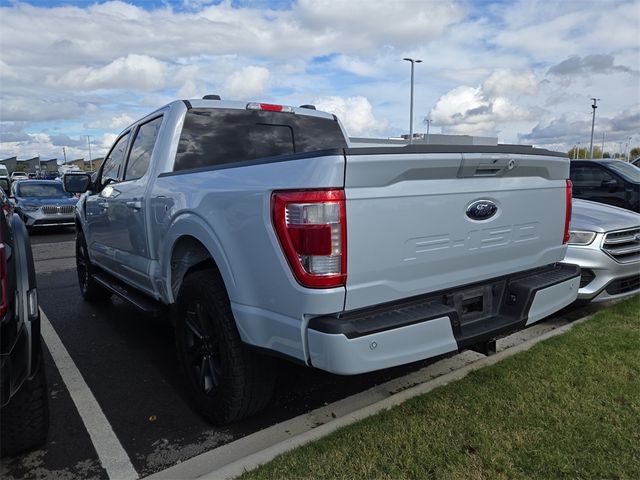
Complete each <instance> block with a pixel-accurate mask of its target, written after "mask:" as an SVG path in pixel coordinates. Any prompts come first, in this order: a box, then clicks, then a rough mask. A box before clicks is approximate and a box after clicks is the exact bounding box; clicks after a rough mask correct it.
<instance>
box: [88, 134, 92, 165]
mask: <svg viewBox="0 0 640 480" xmlns="http://www.w3.org/2000/svg"><path fill="white" fill-rule="evenodd" d="M87 143H88V144H89V168H90V169H91V171H92V172H93V161H92V160H91V135H87Z"/></svg>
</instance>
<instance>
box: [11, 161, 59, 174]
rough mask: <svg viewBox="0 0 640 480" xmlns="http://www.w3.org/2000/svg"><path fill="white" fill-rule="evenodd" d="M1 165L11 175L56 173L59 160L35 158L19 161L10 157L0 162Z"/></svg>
mask: <svg viewBox="0 0 640 480" xmlns="http://www.w3.org/2000/svg"><path fill="white" fill-rule="evenodd" d="M0 163H1V164H3V165H4V166H5V167H7V170H8V171H9V174H11V173H13V172H16V171H17V172H27V173H37V172H44V173H55V172H57V171H58V160H57V159H55V158H51V159H49V160H42V159H41V158H40V157H33V158H29V159H27V160H18V159H17V158H16V157H10V158H5V159H4V160H0Z"/></svg>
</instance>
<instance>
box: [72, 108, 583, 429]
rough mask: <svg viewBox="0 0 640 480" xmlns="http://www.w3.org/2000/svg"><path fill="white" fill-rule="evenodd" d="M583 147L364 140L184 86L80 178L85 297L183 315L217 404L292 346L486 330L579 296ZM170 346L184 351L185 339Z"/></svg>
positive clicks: (205, 396) (199, 382) (190, 365)
mask: <svg viewBox="0 0 640 480" xmlns="http://www.w3.org/2000/svg"><path fill="white" fill-rule="evenodd" d="M568 177H569V162H568V160H567V159H566V158H565V156H564V155H562V154H559V153H556V152H551V151H547V150H539V149H534V148H531V147H518V146H501V145H498V146H491V147H479V146H476V147H460V146H442V145H440V146H438V145H422V146H418V145H409V146H406V147H400V148H399V147H387V148H385V147H375V148H350V147H349V145H348V141H347V137H346V135H345V133H344V131H343V129H342V127H341V125H340V123H339V121H338V119H337V118H336V117H335V116H334V115H330V114H328V113H323V112H320V111H316V110H315V108H313V107H312V106H308V105H307V106H302V107H296V108H293V107H288V106H281V105H273V104H265V103H240V102H230V101H221V100H219V99H218V98H215V97H212V96H208V97H205V98H204V99H202V100H190V101H175V102H172V103H170V104H168V105H166V106H164V107H162V108H160V109H158V110H156V111H155V112H153V113H151V114H150V115H148V116H146V117H145V118H143V119H141V120H139V121H137V122H135V123H134V124H133V125H131V126H130V127H128V128H126V129H125V130H124V131H123V132H122V133H121V134H120V135H119V137H118V138H117V140H116V141H115V143H114V145H113V147H112V148H111V150H110V151H109V153H108V155H107V157H106V159H105V161H104V164H103V166H102V168H101V169H100V171H99V172H98V174H97V176H96V177H95V179H94V180H93V181H92V180H91V177H89V176H88V175H67V176H66V177H65V186H66V189H67V191H70V192H76V193H83V192H87V193H86V194H84V195H83V196H82V198H81V199H80V201H79V202H78V205H77V207H76V227H77V241H76V245H77V249H76V256H77V270H78V278H79V282H80V288H81V291H82V295H83V296H84V298H85V299H86V300H89V301H98V300H105V299H108V298H109V297H111V295H112V294H117V295H119V296H121V297H123V298H125V299H126V300H128V301H130V302H131V303H133V304H134V305H136V306H138V307H139V308H140V309H142V310H144V311H148V312H158V311H160V310H162V309H165V310H168V311H171V312H172V318H173V319H174V321H175V334H176V343H177V350H178V356H179V357H180V360H181V363H182V364H183V366H184V370H185V377H186V378H187V383H188V385H189V388H190V389H191V390H192V397H193V398H194V400H195V403H196V404H197V406H198V407H199V409H200V411H201V412H202V413H203V414H204V415H206V416H207V417H208V418H209V419H211V420H212V421H214V422H217V423H227V422H231V421H234V420H238V419H240V418H243V417H246V416H248V415H250V414H253V413H255V412H256V411H258V410H259V409H261V408H263V407H264V406H265V405H266V403H267V402H268V401H269V398H270V395H271V392H272V389H273V384H274V375H275V374H274V361H273V357H274V356H280V357H285V358H287V359H290V360H293V361H297V362H299V363H302V364H304V365H307V366H309V367H315V368H319V369H323V370H326V371H328V372H333V373H336V374H344V375H350V374H358V373H363V372H369V371H373V370H378V369H383V368H388V367H393V366H396V365H401V364H406V363H409V362H415V361H418V360H422V359H426V358H430V357H435V356H439V355H442V354H446V353H449V352H456V351H459V350H461V349H465V348H479V347H483V346H485V347H486V346H487V345H489V344H490V342H491V341H492V340H494V339H495V338H496V337H497V336H500V335H503V334H505V333H507V332H510V331H514V330H518V329H521V328H524V327H525V326H527V325H530V324H532V323H534V322H537V321H538V320H540V319H542V318H543V317H545V316H547V315H549V314H551V313H553V312H555V311H557V310H559V309H561V308H562V307H564V306H566V305H568V304H569V303H571V302H573V301H574V300H575V298H576V295H577V291H578V285H579V283H580V270H579V268H578V267H576V266H573V265H562V264H559V263H558V262H560V261H561V260H562V259H563V257H564V254H565V250H566V242H567V240H568V238H569V220H570V209H571V183H570V182H569V181H568ZM168 354H169V353H168Z"/></svg>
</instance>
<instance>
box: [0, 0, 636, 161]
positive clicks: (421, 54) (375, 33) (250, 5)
mask: <svg viewBox="0 0 640 480" xmlns="http://www.w3.org/2000/svg"><path fill="white" fill-rule="evenodd" d="M0 18H1V19H2V20H1V21H2V24H1V25H0V158H6V157H10V156H13V155H16V156H18V158H29V157H31V156H35V155H41V156H42V158H56V157H57V158H59V159H60V158H62V148H63V147H65V149H66V152H67V158H81V157H84V158H88V145H87V135H88V136H90V138H91V147H92V148H91V150H92V154H93V156H94V157H95V156H99V155H104V154H105V153H106V150H107V149H108V147H109V146H110V144H111V142H112V140H113V138H114V136H115V135H116V134H117V133H118V132H119V131H121V130H122V129H123V128H124V127H126V126H127V124H128V123H130V122H132V121H134V120H135V119H136V118H139V117H140V116H142V115H144V114H146V113H147V112H150V111H152V110H154V109H155V108H157V107H159V106H161V105H163V104H164V103H167V102H169V101H171V100H173V99H176V98H198V97H201V96H202V95H204V94H206V93H218V94H221V95H222V96H223V97H224V98H227V99H238V100H262V101H270V102H278V103H285V104H294V105H299V104H302V103H315V104H316V105H318V106H319V108H322V109H325V110H328V111H331V112H333V113H336V114H337V115H338V117H339V118H340V119H341V121H342V122H343V124H344V125H345V127H346V129H347V131H348V132H349V134H350V135H353V136H383V137H386V136H395V135H398V134H402V133H406V132H407V130H408V123H409V119H408V113H409V112H408V110H409V108H408V107H409V105H408V104H409V64H408V63H407V62H403V61H402V58H403V57H407V56H410V57H413V58H420V59H422V60H423V63H421V64H419V65H417V66H416V70H415V81H416V84H415V95H414V97H415V103H414V129H415V130H416V131H421V129H423V128H424V127H425V124H424V122H423V120H424V119H425V118H427V117H429V118H431V120H432V124H431V131H432V132H444V133H451V134H466V135H487V136H496V137H498V139H499V141H501V142H506V143H526V144H535V145H538V146H545V147H548V148H552V149H555V150H564V151H566V150H568V149H569V148H571V147H572V146H573V145H576V144H577V143H580V144H582V145H583V146H584V145H586V144H587V143H588V141H589V134H590V128H591V107H590V105H591V101H590V100H589V99H590V98H591V97H594V96H595V97H598V98H600V99H601V101H600V103H599V108H598V110H597V117H596V135H595V137H596V140H597V142H596V143H597V144H598V145H599V144H600V143H601V140H602V136H603V134H604V136H605V150H608V151H611V152H617V151H618V150H620V149H624V145H625V144H626V143H627V142H629V143H631V144H632V145H634V146H637V145H640V29H639V28H638V25H640V2H638V1H637V0H600V1H595V0H594V1H589V0H582V1H571V0H569V1H563V2H557V1H552V0H526V1H525V0H522V1H506V0H501V1H488V0H486V1H472V0H458V1H445V0H434V1H429V0H407V1H400V0H398V1H393V2H390V1H388V0H368V1H362V0H297V1H270V2H269V1H265V0H260V1H248V0H245V1H226V2H225V1H222V2H221V1H216V2H211V1H207V0H184V1H182V0H173V1H161V0H148V1H125V0H122V1H102V0H99V1H81V0H75V1H74V0H71V1H62V2H59V1H54V0H39V1H37V0H32V1H26V2H16V1H7V0H0ZM629 137H631V140H630V141H629Z"/></svg>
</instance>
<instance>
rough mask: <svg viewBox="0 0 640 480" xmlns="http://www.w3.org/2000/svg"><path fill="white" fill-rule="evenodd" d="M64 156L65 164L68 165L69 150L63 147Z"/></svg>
mask: <svg viewBox="0 0 640 480" xmlns="http://www.w3.org/2000/svg"><path fill="white" fill-rule="evenodd" d="M62 155H63V156H64V163H65V165H66V163H67V150H66V149H65V148H64V147H62Z"/></svg>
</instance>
